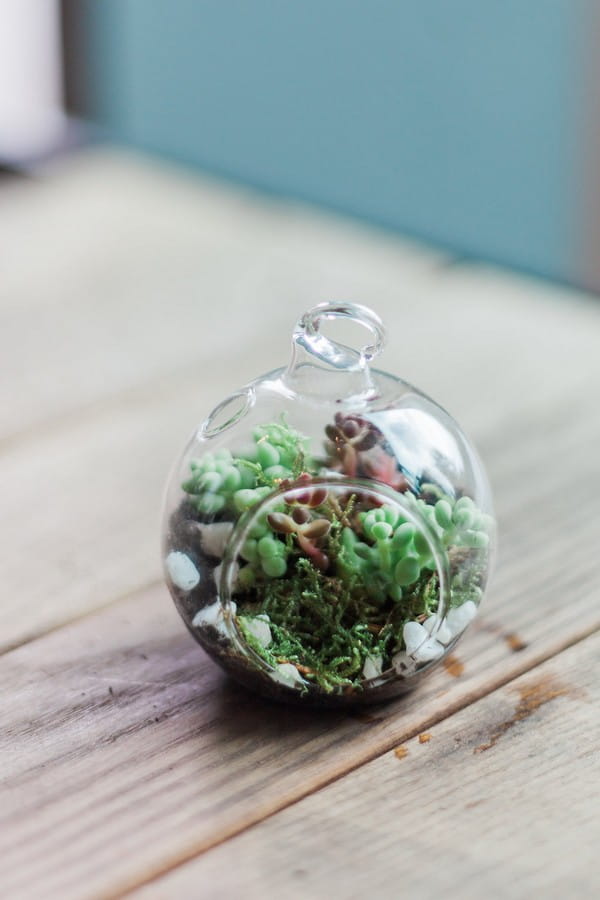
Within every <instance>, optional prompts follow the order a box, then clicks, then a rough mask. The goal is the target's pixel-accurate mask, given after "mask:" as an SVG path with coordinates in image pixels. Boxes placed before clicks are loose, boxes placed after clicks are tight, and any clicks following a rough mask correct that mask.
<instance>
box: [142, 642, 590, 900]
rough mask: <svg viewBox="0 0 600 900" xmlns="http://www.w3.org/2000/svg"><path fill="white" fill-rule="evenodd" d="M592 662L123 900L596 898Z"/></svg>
mask: <svg viewBox="0 0 600 900" xmlns="http://www.w3.org/2000/svg"><path fill="white" fill-rule="evenodd" d="M599 656H600V639H599V637H598V635H596V636H594V637H592V638H588V640H586V641H583V642H582V643H580V644H577V645H576V646H575V647H572V648H571V649H570V650H567V651H566V652H564V653H561V654H560V656H558V657H556V658H554V659H552V660H550V661H549V662H547V663H545V664H544V665H542V666H540V667H539V668H537V669H535V670H534V671H533V672H529V673H528V674H527V675H524V676H523V677H521V678H519V679H517V680H516V681H514V682H511V684H510V685H508V686H506V687H504V688H501V689H500V690H497V691H494V692H493V693H492V694H489V695H488V696H487V697H485V698H484V699H482V700H480V701H479V702H477V703H473V704H471V705H470V706H468V707H467V708H466V709H464V710H463V711H462V712H460V713H458V714H457V715H454V716H451V717H450V718H447V719H445V720H444V721H443V722H441V723H440V724H439V725H436V726H435V727H433V728H431V729H430V730H429V731H428V732H421V734H420V736H415V737H413V738H411V739H410V740H408V741H406V742H404V743H402V744H400V745H399V746H398V747H397V748H395V752H394V751H390V752H387V753H385V754H383V755H382V756H380V757H379V758H378V759H376V760H374V761H373V762H371V763H369V764H367V765H365V766H362V767H361V768H360V769H359V770H358V771H356V772H355V773H353V775H352V777H350V778H343V779H341V780H340V781H337V782H336V783H335V784H333V785H331V786H330V787H327V788H325V789H324V790H322V791H319V792H317V793H315V794H313V795H312V796H310V797H308V798H306V799H305V800H303V801H301V802H300V803H298V804H296V805H294V806H292V807H290V808H288V809H286V810H285V811H284V812H281V813H279V814H278V815H276V816H273V817H272V818H270V819H268V820H267V821H266V822H263V823H262V824H261V825H258V826H257V827H255V828H251V829H249V830H248V831H246V832H245V833H244V834H243V835H241V836H239V837H237V838H234V839H233V840H231V841H229V842H227V843H225V844H223V845H221V846H220V847H217V848H215V850H213V851H212V852H211V853H207V854H204V855H203V856H201V857H198V858H197V859H195V860H194V861H193V862H191V863H189V864H187V865H184V866H181V867H180V868H178V869H176V870H175V871H174V872H172V873H170V874H169V875H167V876H165V877H164V878H160V879H158V880H157V881H155V882H154V883H153V884H152V885H150V886H148V887H147V888H145V889H142V890H139V891H135V892H134V893H133V895H132V896H133V897H135V898H136V900H142V898H143V900H166V898H171V897H193V896H206V897H211V898H213V900H226V898H230V897H239V896H243V897H247V898H248V900H254V898H256V900H259V898H263V897H285V898H290V900H294V898H298V900H303V898H306V897H311V898H314V900H325V898H329V897H331V896H332V895H334V896H336V897H345V898H361V897H381V898H392V897H399V896H401V897H419V898H420V900H421V898H422V900H429V898H431V900H436V898H439V897H441V896H446V897H447V896H452V897H460V898H473V900H475V898H480V897H494V898H496V897H497V898H515V897H519V898H526V897H544V898H548V900H550V898H557V900H559V898H560V900H562V898H565V897H576V898H578V900H583V898H590V900H591V898H594V897H597V896H598V894H599V893H600V872H599V870H598V865H597V855H598V841H599V840H600V814H599V810H598V784H599V781H600V748H599V739H600V727H599V723H598V716H597V710H598V704H599V703H600V678H599V677H598V676H599V675H600V671H599V669H600V666H599V664H598V663H599ZM421 741H423V743H421Z"/></svg>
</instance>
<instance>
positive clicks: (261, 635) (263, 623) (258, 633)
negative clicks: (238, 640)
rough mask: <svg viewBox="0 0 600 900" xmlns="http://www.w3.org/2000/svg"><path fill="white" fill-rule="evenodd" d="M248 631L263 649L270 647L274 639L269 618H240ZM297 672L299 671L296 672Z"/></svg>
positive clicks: (265, 616) (261, 616)
mask: <svg viewBox="0 0 600 900" xmlns="http://www.w3.org/2000/svg"><path fill="white" fill-rule="evenodd" d="M238 621H239V622H241V623H242V624H243V626H244V628H245V629H246V631H247V632H248V633H249V634H251V635H252V637H253V638H255V639H256V640H257V641H258V643H259V644H260V646H261V647H268V646H269V644H270V643H271V641H272V640H273V637H272V635H271V629H270V628H269V617H268V616H267V615H260V616H256V618H254V619H250V618H248V616H240V617H239V619H238ZM296 671H297V670H296Z"/></svg>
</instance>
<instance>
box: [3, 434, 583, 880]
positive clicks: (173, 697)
mask: <svg viewBox="0 0 600 900" xmlns="http://www.w3.org/2000/svg"><path fill="white" fill-rule="evenodd" d="M588 421H591V420H588ZM582 439H583V438H582ZM507 483H508V484H512V485H513V487H512V490H513V491H520V482H519V481H518V479H517V478H514V479H512V480H511V479H509V480H508V482H507ZM580 483H582V484H584V485H585V484H587V471H586V470H583V472H577V471H570V470H569V469H565V470H561V479H560V480H559V481H558V482H556V483H555V485H554V491H553V492H552V495H551V497H550V498H549V499H548V500H546V501H545V502H542V501H541V500H540V502H538V503H532V502H530V498H529V494H528V492H527V491H524V499H525V505H524V506H523V508H522V509H520V511H519V516H518V519H511V520H509V522H508V525H509V529H508V535H510V525H511V523H515V524H516V523H517V522H518V528H519V529H522V530H521V531H520V532H518V534H519V535H520V539H519V540H517V539H515V540H514V546H513V548H512V553H511V555H510V556H509V557H508V558H507V559H505V561H504V563H503V566H502V567H501V569H500V571H499V578H498V585H497V588H496V590H494V591H492V596H491V598H490V602H489V604H488V606H487V611H486V612H485V613H484V614H483V616H482V617H481V619H480V621H479V622H478V623H477V624H476V626H475V627H474V628H473V630H472V632H471V634H470V635H469V636H467V638H466V639H465V642H464V643H463V644H461V646H460V648H459V649H458V650H457V652H456V654H455V656H456V657H457V658H458V659H459V660H460V662H461V663H462V665H463V667H464V668H463V671H462V674H461V675H460V677H458V678H456V677H454V674H453V673H452V671H445V670H444V669H442V670H441V671H439V672H438V673H436V674H434V675H433V676H432V678H431V679H430V680H429V681H428V682H425V683H424V684H423V686H422V689H420V690H419V691H418V692H416V693H415V694H414V695H413V696H411V697H409V698H407V699H405V700H403V701H399V702H397V703H394V704H390V705H389V706H386V707H383V708H381V709H377V710H376V711H373V712H372V713H371V712H370V713H364V712H362V713H359V714H356V715H353V716H351V715H347V714H343V715H342V714H331V713H320V714H314V713H310V712H303V711H294V710H287V709H281V708H279V707H275V706H272V705H269V704H265V703H263V702H261V701H259V700H255V699H254V698H252V697H250V696H246V694H245V693H244V692H243V691H241V690H240V689H237V688H235V687H232V686H231V685H229V684H227V683H226V682H225V681H224V679H223V678H221V676H220V674H219V673H218V671H217V670H216V668H215V667H214V665H213V664H212V663H211V662H209V661H208V660H206V659H205V657H204V655H203V653H202V652H201V651H200V650H199V649H197V648H196V647H195V646H194V645H193V643H192V641H191V639H190V638H189V637H188V636H187V635H186V634H185V633H184V632H183V630H182V627H181V625H180V624H179V622H178V621H177V620H176V617H175V613H174V612H173V611H172V609H171V605H170V601H169V600H168V597H167V595H166V591H165V590H164V589H163V588H161V587H158V588H155V589H152V590H149V591H144V592H142V593H141V594H140V595H138V596H136V597H133V598H131V599H130V600H128V601H126V602H121V603H118V604H114V605H112V606H111V607H109V608H107V609H105V610H103V611H101V612H99V613H97V614H95V615H92V616H89V617H87V618H86V619H84V620H82V621H80V622H77V623H74V624H72V625H69V626H66V627H64V628H62V629H60V630H59V631H56V632H55V633H53V634H49V635H47V636H46V637H44V638H41V639H39V640H38V641H34V642H32V643H30V644H28V645H26V646H24V647H21V648H20V649H18V650H15V651H13V652H11V653H8V654H6V655H5V656H4V657H3V658H2V660H0V677H2V679H3V683H4V684H5V685H7V686H10V689H9V691H8V694H7V697H6V699H5V703H4V712H3V717H4V727H3V729H2V742H3V745H4V746H3V748H2V749H3V751H4V755H5V760H6V761H5V764H4V776H5V789H4V793H3V798H2V815H3V819H4V824H5V827H4V829H3V833H2V837H1V838H0V853H1V854H2V858H3V860H4V878H5V881H6V885H7V889H8V888H10V891H11V892H12V893H11V896H15V895H16V896H21V895H23V896H28V897H29V896H31V897H36V896H46V897H48V896H60V897H64V898H66V897H71V896H72V897H81V896H82V892H83V895H84V896H90V897H95V896H102V895H105V894H115V895H116V894H118V893H119V892H121V891H123V890H125V889H127V888H128V887H132V886H135V885H136V884H138V883H139V882H140V881H143V880H147V879H149V878H151V877H152V876H153V875H155V874H158V873H160V872H162V871H164V870H166V869H168V868H169V867H171V866H172V865H174V864H176V863H177V862H180V861H182V860H185V859H186V858H190V857H193V856H195V855H196V854H198V853H200V852H202V851H205V850H206V849H208V848H209V847H211V846H213V845H215V844H216V843H219V842H220V841H222V840H224V839H226V838H227V837H229V836H231V835H233V834H236V833H238V832H240V831H241V830H243V829H244V828H246V827H248V826H249V825H250V824H252V823H254V822H257V821H260V820H261V819H262V818H264V817H265V816H267V815H270V814H272V813H273V812H275V811H277V810H278V809H281V808H283V807H285V806H286V805H288V804H289V803H292V802H294V801H295V800H297V799H299V798H300V797H303V796H305V795H307V794H309V793H311V792H312V791H314V790H316V789H317V788H319V787H321V786H323V785H324V784H327V783H328V782H330V781H332V780H334V779H336V778H339V777H341V776H342V775H344V774H345V773H347V772H349V771H352V770H354V769H355V768H357V767H358V766H360V765H361V764H363V763H365V762H367V761H368V760H370V759H372V758H373V757H375V756H377V755H378V754H380V753H382V752H384V751H386V750H387V749H389V748H390V747H393V746H395V745H397V744H399V743H401V742H403V741H405V740H407V739H409V738H410V737H411V736H413V735H415V734H418V733H420V732H422V731H424V730H430V729H431V728H432V727H433V726H434V725H435V724H436V723H437V722H439V721H441V720H443V719H444V718H446V717H447V716H448V715H451V714H452V713H454V712H456V711H457V710H459V709H461V708H463V707H465V706H466V705H468V704H470V703H472V702H473V701H474V700H476V699H477V698H478V697H481V696H484V695H485V694H487V693H489V692H490V691H493V690H495V689H496V688H497V687H498V686H499V685H501V684H503V683H506V682H507V681H509V680H510V679H511V678H514V677H515V676H517V675H519V674H521V673H523V672H526V671H527V670H528V669H530V668H531V667H533V666H535V665H536V664H538V663H539V662H541V661H543V660H544V659H546V658H548V657H550V656H552V655H554V654H557V653H560V652H561V651H562V650H564V649H565V647H568V646H569V645H571V644H573V643H574V642H576V641H577V640H580V639H581V638H583V637H584V636H585V635H586V634H588V633H590V632H591V631H593V630H594V629H596V628H597V627H598V626H599V625H600V621H599V613H598V609H597V603H596V600H595V598H596V595H597V590H598V584H599V583H600V570H599V565H600V563H599V562H598V557H597V554H596V547H597V545H598V540H599V539H600V522H599V521H598V520H597V517H595V516H593V515H592V514H591V507H592V506H593V503H594V498H593V497H590V496H589V495H587V507H586V500H585V496H586V495H585V492H583V491H581V492H580V493H578V490H579V488H578V485H579V484H580ZM580 494H581V496H580ZM507 496H508V495H507ZM557 496H558V497H559V498H562V499H560V502H559V506H558V508H555V507H554V504H555V503H556V497H557ZM542 497H543V495H542ZM574 497H575V498H576V499H577V501H578V502H577V504H575V506H576V512H577V515H575V514H574V513H573V511H572V510H571V505H572V499H573V498H574ZM508 539H509V540H510V538H508ZM557 546H558V547H560V553H557V551H556V548H557ZM551 551H553V552H551ZM565 558H566V559H568V560H569V563H570V564H569V566H565V565H564V562H563V560H564V559H565ZM517 637H518V643H517V646H518V647H520V646H523V649H520V650H518V651H517V652H515V640H516V638H517ZM116 847H118V848H119V852H118V853H117V854H116V853H115V848H116ZM32 851H33V852H34V859H33V860H31V854H32ZM83 886H85V888H84V887H83Z"/></svg>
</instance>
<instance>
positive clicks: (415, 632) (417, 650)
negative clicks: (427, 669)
mask: <svg viewBox="0 0 600 900" xmlns="http://www.w3.org/2000/svg"><path fill="white" fill-rule="evenodd" d="M402 636H403V638H404V644H405V646H406V652H407V653H408V655H409V656H412V658H413V659H414V660H415V661H416V662H431V660H432V659H438V657H440V656H441V655H442V653H443V652H444V647H443V645H442V644H440V643H438V641H436V640H435V639H434V638H432V637H430V636H429V632H428V631H427V630H426V629H425V628H424V627H423V625H419V623H418V622H407V623H406V625H405V626H404V630H403V632H402Z"/></svg>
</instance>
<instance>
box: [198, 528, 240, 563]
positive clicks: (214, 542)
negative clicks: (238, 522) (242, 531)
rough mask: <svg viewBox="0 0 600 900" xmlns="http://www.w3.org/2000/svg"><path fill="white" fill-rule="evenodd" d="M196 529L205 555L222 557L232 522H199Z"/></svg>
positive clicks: (229, 535)
mask: <svg viewBox="0 0 600 900" xmlns="http://www.w3.org/2000/svg"><path fill="white" fill-rule="evenodd" d="M197 529H198V531H199V532H200V544H201V546H202V549H203V550H204V552H205V553H206V555H207V556H216V557H217V559H222V558H223V554H224V553H225V547H226V546H227V541H228V540H229V538H230V537H231V532H232V530H233V522H212V523H211V524H210V525H205V524H204V523H201V522H199V523H198V525H197Z"/></svg>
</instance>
